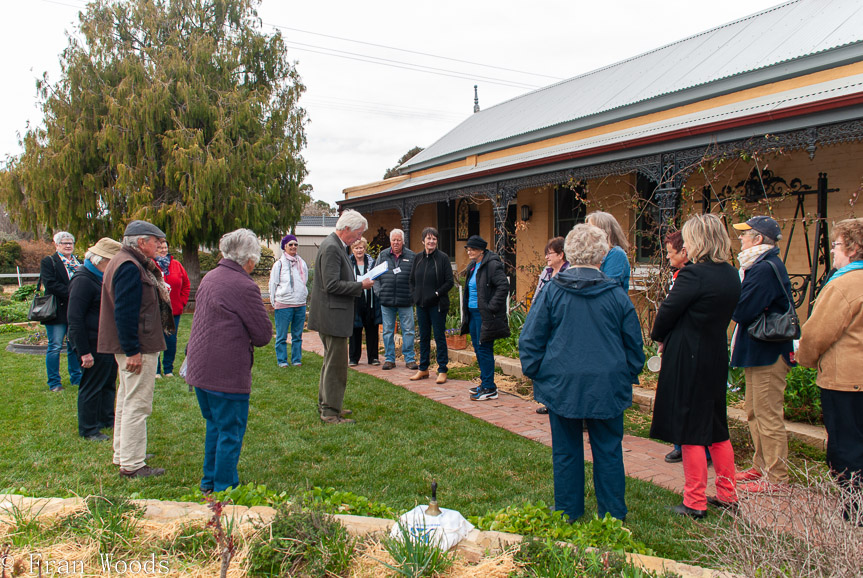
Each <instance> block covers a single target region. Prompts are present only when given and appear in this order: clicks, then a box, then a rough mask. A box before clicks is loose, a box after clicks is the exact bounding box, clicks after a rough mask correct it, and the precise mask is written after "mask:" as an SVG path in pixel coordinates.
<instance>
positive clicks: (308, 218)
mask: <svg viewBox="0 0 863 578" xmlns="http://www.w3.org/2000/svg"><path fill="white" fill-rule="evenodd" d="M338 220H339V218H338V217H325V216H322V215H303V216H302V217H300V220H299V222H298V223H297V226H298V227H335V226H336V221H338Z"/></svg>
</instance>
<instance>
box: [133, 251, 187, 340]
mask: <svg viewBox="0 0 863 578" xmlns="http://www.w3.org/2000/svg"><path fill="white" fill-rule="evenodd" d="M127 248H128V249H129V250H130V251H131V252H132V254H133V255H135V258H137V259H138V262H139V263H140V264H141V266H142V267H143V268H144V275H146V276H147V278H148V279H149V280H150V283H152V284H153V286H154V287H155V288H156V292H157V293H158V295H159V313H160V315H161V319H162V331H164V332H165V334H166V335H174V334H175V333H176V332H177V328H176V327H175V326H174V311H173V309H171V288H170V287H168V284H167V283H165V279H164V277H163V276H162V271H161V270H160V269H159V266H158V265H156V262H155V261H153V259H149V258H147V256H146V255H144V254H143V253H142V252H141V250H140V249H138V247H129V246H128V245H127Z"/></svg>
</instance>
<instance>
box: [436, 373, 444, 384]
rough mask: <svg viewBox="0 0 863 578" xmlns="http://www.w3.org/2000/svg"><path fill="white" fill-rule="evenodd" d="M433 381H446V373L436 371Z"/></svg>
mask: <svg viewBox="0 0 863 578" xmlns="http://www.w3.org/2000/svg"><path fill="white" fill-rule="evenodd" d="M435 383H446V373H438V374H437V379H436V380H435Z"/></svg>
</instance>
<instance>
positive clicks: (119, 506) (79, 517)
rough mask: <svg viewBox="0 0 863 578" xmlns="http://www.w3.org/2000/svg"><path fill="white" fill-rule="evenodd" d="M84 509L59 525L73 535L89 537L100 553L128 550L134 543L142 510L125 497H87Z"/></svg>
mask: <svg viewBox="0 0 863 578" xmlns="http://www.w3.org/2000/svg"><path fill="white" fill-rule="evenodd" d="M84 505H85V510H84V511H82V512H79V513H77V514H73V515H71V516H69V517H67V518H64V519H63V520H62V521H61V522H60V526H61V527H62V528H64V529H68V530H70V531H72V532H73V533H76V534H82V535H85V536H90V537H91V538H93V540H94V541H96V542H97V543H98V544H99V551H100V552H102V553H110V552H115V551H117V550H119V549H121V548H131V547H132V545H133V544H134V543H135V537H136V534H137V530H138V525H139V518H140V516H141V514H143V511H144V510H143V508H142V507H141V506H138V505H136V504H133V503H132V502H131V501H130V500H129V498H121V497H110V498H109V497H105V496H88V497H87V498H86V499H85V500H84Z"/></svg>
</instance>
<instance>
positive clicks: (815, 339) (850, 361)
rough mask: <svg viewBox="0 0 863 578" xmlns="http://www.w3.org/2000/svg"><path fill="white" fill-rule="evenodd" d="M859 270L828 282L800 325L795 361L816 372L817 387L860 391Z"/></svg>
mask: <svg viewBox="0 0 863 578" xmlns="http://www.w3.org/2000/svg"><path fill="white" fill-rule="evenodd" d="M861 353H863V271H861V270H857V271H850V272H848V273H846V274H844V275H842V276H841V277H838V278H836V279H834V280H833V281H830V282H829V283H828V284H827V285H826V286H825V287H824V289H822V290H821V293H820V294H819V295H818V300H817V301H816V302H815V308H814V309H813V310H812V315H811V316H810V317H809V320H808V321H807V322H806V324H805V325H804V326H803V329H802V334H801V336H800V348H799V349H798V351H797V362H798V363H800V365H803V366H804V367H814V368H816V369H817V370H818V378H817V383H818V387H821V388H823V389H833V390H836V391H863V354H861Z"/></svg>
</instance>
